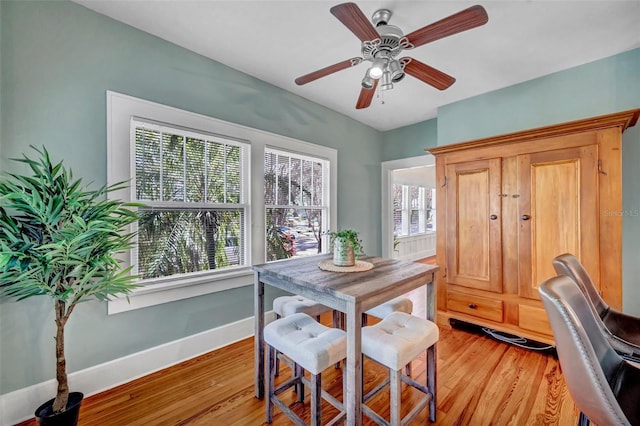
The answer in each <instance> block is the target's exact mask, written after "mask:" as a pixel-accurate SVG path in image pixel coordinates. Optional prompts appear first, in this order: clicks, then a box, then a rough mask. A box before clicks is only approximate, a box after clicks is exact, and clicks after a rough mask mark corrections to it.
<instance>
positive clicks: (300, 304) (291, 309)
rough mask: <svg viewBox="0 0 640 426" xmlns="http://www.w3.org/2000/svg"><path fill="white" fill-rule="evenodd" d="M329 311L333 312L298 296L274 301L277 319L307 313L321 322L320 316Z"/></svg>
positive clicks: (282, 297) (277, 370)
mask: <svg viewBox="0 0 640 426" xmlns="http://www.w3.org/2000/svg"><path fill="white" fill-rule="evenodd" d="M329 311H331V308H329V307H327V306H325V305H323V304H322V303H318V302H316V301H315V300H311V299H308V298H306V297H302V296H298V295H293V296H280V297H276V298H275V299H274V300H273V312H274V313H275V315H276V319H279V318H283V317H288V316H289V315H293V314H297V313H305V314H307V315H309V316H310V317H313V318H315V319H316V321H318V322H320V315H322V314H324V313H325V312H329ZM333 325H334V327H335V326H336V321H335V315H334V324H333ZM278 375H280V358H277V357H276V376H278Z"/></svg>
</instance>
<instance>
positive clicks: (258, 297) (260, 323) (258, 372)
mask: <svg viewBox="0 0 640 426" xmlns="http://www.w3.org/2000/svg"><path fill="white" fill-rule="evenodd" d="M253 292H254V293H253V303H254V307H253V312H254V314H253V315H254V335H253V345H254V348H253V354H254V368H255V395H256V398H258V399H262V398H264V283H262V282H261V281H260V275H259V274H258V273H257V272H256V273H254V283H253Z"/></svg>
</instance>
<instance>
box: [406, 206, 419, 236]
mask: <svg viewBox="0 0 640 426" xmlns="http://www.w3.org/2000/svg"><path fill="white" fill-rule="evenodd" d="M419 223H420V212H419V211H418V210H411V218H410V230H409V233H410V234H411V235H414V234H417V233H418V232H419V229H418V228H419Z"/></svg>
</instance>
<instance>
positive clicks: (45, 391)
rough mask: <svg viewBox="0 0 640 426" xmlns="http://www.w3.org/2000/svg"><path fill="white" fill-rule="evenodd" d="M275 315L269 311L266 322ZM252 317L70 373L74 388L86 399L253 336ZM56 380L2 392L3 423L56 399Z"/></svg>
mask: <svg viewBox="0 0 640 426" xmlns="http://www.w3.org/2000/svg"><path fill="white" fill-rule="evenodd" d="M273 318H274V315H273V311H270V312H267V313H266V315H265V322H267V323H268V322H270V321H272V320H273ZM253 325H254V324H253V317H250V318H245V319H242V320H240V321H236V322H233V323H230V324H225V325H223V326H221V327H217V328H213V329H211V330H207V331H203V332H201V333H198V334H194V335H192V336H187V337H184V338H182V339H178V340H175V341H173V342H169V343H165V344H163V345H159V346H156V347H153V348H149V349H146V350H144V351H141V352H137V353H135V354H131V355H127V356H125V357H122V358H118V359H114V360H112V361H109V362H105V363H103V364H99V365H95V366H93V367H89V368H87V369H85V370H81V371H76V372H74V373H71V374H69V387H70V389H71V390H72V391H78V392H83V393H84V396H85V398H86V397H88V396H91V395H95V394H97V393H100V392H103V391H105V390H107V389H111V388H113V387H115V386H119V385H122V384H124V383H127V382H130V381H132V380H135V379H137V378H140V377H143V376H146V375H147V374H151V373H154V372H156V371H158V370H162V369H164V368H167V367H171V366H172V365H175V364H178V363H180V362H183V361H186V360H188V359H191V358H194V357H197V356H199V355H202V354H205V353H207V352H211V351H213V350H215V349H219V348H221V347H223V346H227V345H230V344H232V343H234V342H237V341H239V340H242V339H245V338H247V337H251V336H253ZM55 392H56V381H55V380H47V381H46V382H42V383H38V384H35V385H33V386H29V387H26V388H22V389H18V390H16V391H13V392H9V393H6V394H4V395H0V424H1V425H2V426H5V425H6V426H8V425H13V424H16V423H19V422H22V421H24V420H28V419H30V418H33V417H34V414H33V413H34V411H35V409H36V408H37V407H38V406H40V404H42V403H43V402H45V401H48V400H49V399H51V398H53V397H54V396H55Z"/></svg>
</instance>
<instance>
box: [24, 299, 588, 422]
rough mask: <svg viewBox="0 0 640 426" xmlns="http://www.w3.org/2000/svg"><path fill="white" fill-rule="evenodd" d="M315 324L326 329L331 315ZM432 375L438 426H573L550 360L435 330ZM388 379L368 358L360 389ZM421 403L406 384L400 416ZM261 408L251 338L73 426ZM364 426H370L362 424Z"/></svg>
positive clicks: (329, 376) (107, 398)
mask: <svg viewBox="0 0 640 426" xmlns="http://www.w3.org/2000/svg"><path fill="white" fill-rule="evenodd" d="M411 297H412V299H413V300H414V306H415V307H416V312H414V314H416V315H420V316H423V315H424V308H422V309H420V307H423V305H424V297H425V295H424V290H423V289H420V290H416V291H415V292H413V293H412V294H411ZM322 321H323V322H324V323H326V324H329V323H330V316H329V315H326V316H324V317H323V318H322ZM372 322H374V321H372ZM412 366H413V375H414V377H417V378H418V380H420V381H424V374H425V370H424V367H425V359H424V355H423V356H421V357H420V358H418V359H417V360H416V361H414V362H413V364H412ZM282 370H283V371H282V377H283V378H284V377H287V376H288V369H287V368H286V367H283V369H282ZM437 370H438V376H437V380H438V382H437V389H438V401H437V406H438V412H437V424H441V425H575V424H576V423H577V419H578V414H579V413H578V411H577V409H576V408H575V406H574V404H573V402H572V400H571V397H570V396H569V394H568V392H567V389H566V386H565V383H564V380H563V378H562V374H561V372H560V367H559V363H558V361H557V359H556V358H555V357H553V356H550V355H546V354H543V353H539V352H535V351H531V350H527V349H522V348H519V347H516V346H512V345H509V344H505V343H501V342H498V341H496V340H493V339H492V338H490V337H487V336H484V335H481V334H476V333H472V332H468V331H464V330H458V329H450V328H445V327H441V335H440V341H439V343H438V357H437ZM385 375H386V372H385V370H384V369H382V368H381V367H379V366H377V365H375V364H374V363H373V362H372V361H369V360H367V361H365V382H366V383H365V390H367V389H370V388H371V387H373V385H374V383H377V382H378V381H379V380H382V379H383V378H384V377H385ZM323 384H324V387H325V389H328V390H329V391H330V392H332V393H333V394H334V395H336V396H338V397H339V398H341V397H342V395H341V393H342V385H341V374H340V370H334V369H330V370H328V371H327V372H325V373H324V374H323ZM418 396H419V395H418V393H417V391H415V390H413V389H410V388H406V387H405V389H404V391H403V412H405V410H406V409H409V408H410V406H411V401H412V400H415V399H416V398H417V397H418ZM283 397H284V398H285V400H287V401H289V403H290V406H291V407H292V409H293V410H294V411H295V412H296V413H298V414H299V415H301V416H302V417H303V418H305V419H306V420H308V417H309V415H310V410H309V409H308V406H307V405H302V404H299V403H296V402H295V396H294V395H293V393H292V391H289V392H287V393H285V394H283ZM387 398H388V392H383V393H382V394H381V395H379V396H378V397H376V398H375V399H374V400H373V402H372V403H371V405H372V407H373V408H374V409H375V410H377V411H379V412H380V413H382V414H383V415H386V416H387V418H388V408H387V404H388V402H387V401H388V399H387ZM306 402H307V403H308V395H307V398H306ZM323 410H324V411H323V414H324V413H326V415H325V418H328V417H327V416H332V415H333V414H334V413H335V410H334V409H333V407H331V406H330V405H328V404H326V403H325V405H324V406H323ZM264 411H265V410H264V401H260V400H258V399H256V398H255V397H254V396H253V339H252V338H249V339H245V340H243V341H240V342H238V343H235V344H232V345H230V346H227V347H225V348H222V349H219V350H217V351H213V352H210V353H207V354H205V355H202V356H200V357H198V358H195V359H192V360H189V361H186V362H183V363H181V364H178V365H176V366H173V367H170V368H168V369H166V370H163V371H160V372H157V373H154V374H151V375H149V376H146V377H143V378H140V379H138V380H135V381H132V382H130V383H127V384H125V385H122V386H119V387H116V388H114V389H111V390H108V391H106V392H103V393H100V394H98V395H94V396H91V397H88V398H86V399H85V401H84V402H83V406H82V409H81V413H80V425H101V426H102V425H104V426H109V425H115V426H123V425H216V426H217V425H243V426H244V425H262V424H264ZM275 413H276V416H275V418H274V422H273V424H274V425H288V424H291V423H290V422H289V421H288V420H287V418H286V417H285V416H284V415H282V414H281V413H280V412H279V411H278V410H277V409H276V411H275ZM427 418H428V413H427V410H426V409H425V410H424V411H423V412H422V413H421V414H420V416H419V417H418V418H417V419H416V420H415V421H414V422H413V423H412V424H416V425H417V424H427V423H428V420H427ZM364 423H365V424H371V423H370V422H368V421H367V420H366V419H365V422H364ZM35 424H36V423H35V421H29V422H24V423H22V425H29V426H31V425H35Z"/></svg>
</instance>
